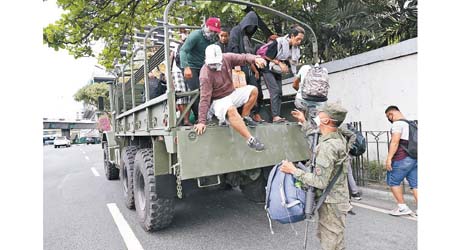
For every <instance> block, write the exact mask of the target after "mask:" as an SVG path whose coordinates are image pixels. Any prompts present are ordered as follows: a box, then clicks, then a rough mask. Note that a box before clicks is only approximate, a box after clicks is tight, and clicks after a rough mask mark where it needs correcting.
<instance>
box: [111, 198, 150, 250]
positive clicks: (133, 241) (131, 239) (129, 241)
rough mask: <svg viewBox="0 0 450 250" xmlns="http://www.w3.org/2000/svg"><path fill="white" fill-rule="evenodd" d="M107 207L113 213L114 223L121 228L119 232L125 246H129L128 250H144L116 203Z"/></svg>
mask: <svg viewBox="0 0 450 250" xmlns="http://www.w3.org/2000/svg"><path fill="white" fill-rule="evenodd" d="M106 206H108V209H109V212H110V213H111V215H112V217H113V219H114V222H115V223H116V225H117V228H119V232H120V234H121V235H122V238H123V240H124V241H125V245H126V246H127V249H128V250H144V248H143V247H142V245H141V243H140V242H139V240H138V239H137V238H136V235H134V233H133V230H131V228H130V226H129V225H128V223H127V221H126V220H125V218H124V217H123V215H122V214H121V213H120V210H119V208H118V207H117V205H116V203H108V204H106Z"/></svg>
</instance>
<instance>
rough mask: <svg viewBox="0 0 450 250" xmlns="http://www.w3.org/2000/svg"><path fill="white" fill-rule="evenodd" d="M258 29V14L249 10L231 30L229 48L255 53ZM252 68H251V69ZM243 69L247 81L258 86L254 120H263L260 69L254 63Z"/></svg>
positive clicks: (238, 51) (235, 51) (234, 51)
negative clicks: (254, 37)
mask: <svg viewBox="0 0 450 250" xmlns="http://www.w3.org/2000/svg"><path fill="white" fill-rule="evenodd" d="M257 30H258V16H257V15H256V13H255V12H254V11H250V12H248V13H247V14H246V15H245V17H244V18H243V19H242V20H241V22H240V23H239V24H238V25H236V26H234V27H233V29H231V32H230V43H229V50H230V52H233V53H238V54H243V53H249V54H255V53H256V46H255V45H254V44H253V43H252V36H253V35H254V34H255V33H256V31H257ZM250 69H251V70H250ZM241 70H242V71H244V72H245V76H246V81H247V83H248V84H249V85H253V86H255V87H257V88H258V100H257V103H256V105H255V108H254V109H253V113H254V117H253V118H254V120H255V121H258V122H260V121H262V118H261V116H260V115H259V110H260V105H261V103H262V101H263V94H262V89H261V82H260V81H259V79H260V78H259V71H258V69H257V68H256V66H255V65H254V64H252V65H250V67H249V66H243V67H241Z"/></svg>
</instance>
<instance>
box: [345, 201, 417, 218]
mask: <svg viewBox="0 0 450 250" xmlns="http://www.w3.org/2000/svg"><path fill="white" fill-rule="evenodd" d="M352 205H354V206H357V207H362V208H365V209H369V210H373V211H376V212H380V213H384V214H389V210H386V209H382V208H378V207H372V206H369V205H366V204H362V203H358V202H352ZM389 215H390V214H389ZM401 217H402V218H405V219H409V220H413V221H417V218H416V217H412V216H401Z"/></svg>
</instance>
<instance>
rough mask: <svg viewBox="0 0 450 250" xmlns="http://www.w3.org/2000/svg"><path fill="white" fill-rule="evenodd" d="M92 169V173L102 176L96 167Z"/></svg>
mask: <svg viewBox="0 0 450 250" xmlns="http://www.w3.org/2000/svg"><path fill="white" fill-rule="evenodd" d="M91 171H92V173H94V175H95V176H100V174H99V173H98V171H97V169H95V168H94V167H92V168H91Z"/></svg>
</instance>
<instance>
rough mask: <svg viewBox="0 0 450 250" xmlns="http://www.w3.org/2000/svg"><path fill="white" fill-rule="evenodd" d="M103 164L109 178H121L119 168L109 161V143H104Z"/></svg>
mask: <svg viewBox="0 0 450 250" xmlns="http://www.w3.org/2000/svg"><path fill="white" fill-rule="evenodd" d="M102 146H103V164H104V168H105V176H106V179H107V180H117V179H118V178H119V169H118V168H116V166H114V164H112V163H111V162H109V160H108V159H109V151H108V143H107V142H104V143H103V145H102Z"/></svg>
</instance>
